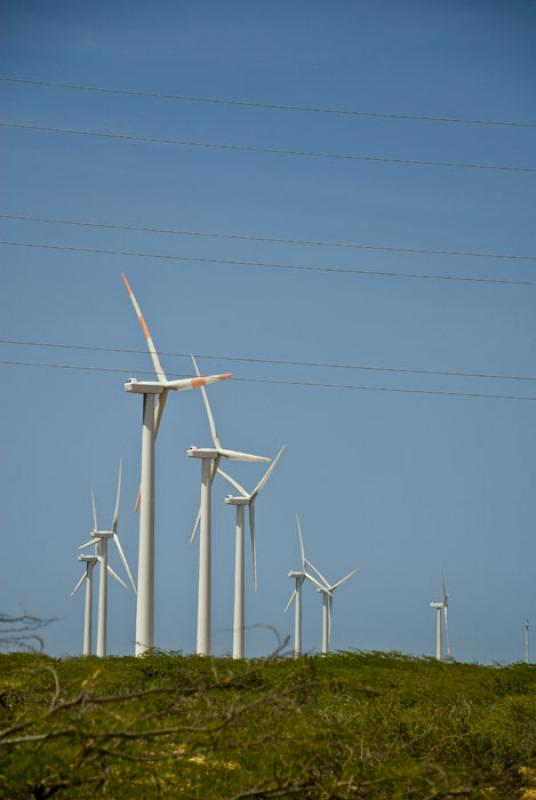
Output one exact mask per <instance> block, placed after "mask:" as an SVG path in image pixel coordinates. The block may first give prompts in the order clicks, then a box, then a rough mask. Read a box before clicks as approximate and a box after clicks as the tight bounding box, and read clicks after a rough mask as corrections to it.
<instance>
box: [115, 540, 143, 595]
mask: <svg viewBox="0 0 536 800" xmlns="http://www.w3.org/2000/svg"><path fill="white" fill-rule="evenodd" d="M114 543H115V546H116V547H117V552H118V553H119V558H120V559H121V562H122V564H123V567H124V568H125V572H126V573H127V575H128V579H129V581H130V585H131V586H132V588H133V589H134V594H137V590H136V584H135V583H134V578H133V577H132V572H131V571H130V567H129V565H128V561H127V557H126V556H125V553H124V551H123V548H122V546H121V542H120V540H119V536H118V535H117V533H114Z"/></svg>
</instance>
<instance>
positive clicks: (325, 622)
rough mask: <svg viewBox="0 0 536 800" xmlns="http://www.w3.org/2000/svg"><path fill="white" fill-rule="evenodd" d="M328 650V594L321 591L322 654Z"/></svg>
mask: <svg viewBox="0 0 536 800" xmlns="http://www.w3.org/2000/svg"><path fill="white" fill-rule="evenodd" d="M328 650H329V595H328V593H327V592H322V655H326V654H327V652H328Z"/></svg>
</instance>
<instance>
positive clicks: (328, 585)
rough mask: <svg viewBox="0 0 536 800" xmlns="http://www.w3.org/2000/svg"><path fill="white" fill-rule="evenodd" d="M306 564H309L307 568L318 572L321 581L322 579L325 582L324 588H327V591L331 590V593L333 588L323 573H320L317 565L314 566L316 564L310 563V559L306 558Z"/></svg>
mask: <svg viewBox="0 0 536 800" xmlns="http://www.w3.org/2000/svg"><path fill="white" fill-rule="evenodd" d="M305 563H306V564H307V566H308V567H311V569H312V570H313V572H316V574H317V575H318V577H319V578H320V579H321V580H322V581H323V582H324V586H325V587H326V589H329V590H330V591H331V588H332V587H331V586H330V584H329V583H328V582H327V580H326V578H324V576H323V575H322V573H321V572H320V570H319V569H317V568H316V567H315V565H314V564H311V562H310V561H309V559H308V558H306V559H305Z"/></svg>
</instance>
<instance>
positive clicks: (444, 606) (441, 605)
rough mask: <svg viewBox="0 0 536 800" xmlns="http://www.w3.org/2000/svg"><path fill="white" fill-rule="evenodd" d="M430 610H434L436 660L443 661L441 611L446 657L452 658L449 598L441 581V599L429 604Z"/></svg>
mask: <svg viewBox="0 0 536 800" xmlns="http://www.w3.org/2000/svg"><path fill="white" fill-rule="evenodd" d="M430 606H431V608H434V609H435V610H436V655H435V657H436V659H437V660H438V661H442V660H443V636H442V625H441V611H443V615H444V618H445V636H446V639H447V656H448V657H449V658H451V657H452V651H451V647H450V640H449V596H448V592H447V587H446V585H445V581H443V599H442V600H441V601H440V602H436V603H430Z"/></svg>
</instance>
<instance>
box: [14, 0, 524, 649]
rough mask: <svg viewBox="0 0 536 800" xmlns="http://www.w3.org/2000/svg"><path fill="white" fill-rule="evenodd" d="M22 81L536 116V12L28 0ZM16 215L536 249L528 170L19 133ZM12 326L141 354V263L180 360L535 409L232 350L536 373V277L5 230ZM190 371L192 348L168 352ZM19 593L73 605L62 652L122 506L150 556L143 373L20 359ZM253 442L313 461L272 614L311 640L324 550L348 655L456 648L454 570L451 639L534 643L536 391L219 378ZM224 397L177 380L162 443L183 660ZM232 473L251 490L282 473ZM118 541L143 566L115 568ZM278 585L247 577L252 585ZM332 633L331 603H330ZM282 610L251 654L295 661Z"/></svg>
mask: <svg viewBox="0 0 536 800" xmlns="http://www.w3.org/2000/svg"><path fill="white" fill-rule="evenodd" d="M3 16H4V21H3V24H2V26H0V29H1V33H0V36H1V47H0V51H1V53H2V56H1V62H0V65H1V69H0V72H1V74H3V75H7V76H15V77H20V78H28V79H42V80H48V81H57V82H65V83H79V84H90V85H97V86H98V85H100V86H109V87H124V88H132V89H141V90H146V91H157V92H160V93H170V94H181V95H200V96H209V97H222V98H233V99H237V100H245V101H257V102H263V103H273V102H275V103H285V104H297V105H315V106H325V107H332V108H333V107H341V108H349V109H357V110H366V111H377V112H392V113H402V114H403V113H407V114H417V115H428V116H456V117H469V118H473V119H496V120H519V121H527V122H532V123H535V122H536V107H535V100H534V91H533V87H534V79H535V56H534V48H533V42H534V35H535V27H536V4H534V3H530V2H521V0H519V1H517V2H516V1H508V2H507V1H506V0H504V2H499V1H496V2H473V3H470V4H469V3H465V2H451V3H449V4H444V3H439V2H436V0H433V2H422V1H421V2H416V1H414V2H408V3H404V4H401V3H398V2H379V3H367V2H338V3H336V4H322V3H317V2H312V3H310V2H309V3H304V2H296V3H292V4H289V3H281V2H274V3H270V4H269V5H266V4H261V3H257V2H253V3H244V2H231V3H225V4H221V3H204V2H200V3H195V4H194V3H191V4H186V3H181V4H177V3H171V2H160V3H158V4H151V5H150V6H148V5H147V4H145V3H139V2H129V3H120V2H117V3H113V4H109V3H102V2H96V3H94V4H92V5H88V4H85V3H84V4H82V3H77V2H74V3H73V2H71V3H66V2H51V3H47V4H46V8H45V7H44V6H43V4H42V3H37V2H16V3H15V2H11V3H9V2H8V3H5V4H4V8H3ZM0 92H1V96H2V108H3V110H2V119H3V120H4V121H8V122H19V123H29V124H34V125H42V126H49V127H63V128H78V129H92V130H101V131H111V132H116V133H134V134H138V135H144V136H150V137H156V138H177V139H193V140H199V141H207V142H221V143H229V144H243V145H253V146H257V147H274V148H283V149H302V150H323V151H331V152H341V153H354V154H361V155H373V156H389V157H395V158H402V159H420V160H440V161H463V162H474V163H487V164H504V165H513V166H532V167H534V166H536V161H535V157H534V140H535V132H534V129H530V128H525V129H524V128H514V127H506V126H505V127H499V126H495V127H492V126H478V125H449V124H441V123H432V122H411V121H400V120H399V121H396V120H386V119H378V118H366V117H344V116H337V115H328V114H326V115H322V114H306V113H299V112H284V111H269V110H261V109H252V108H237V107H226V106H214V105H204V104H195V103H188V102H173V101H165V100H157V99H151V98H140V97H127V96H118V95H104V94H96V93H89V92H77V91H69V90H66V89H63V90H61V89H52V88H43V87H33V86H27V85H21V84H14V83H7V82H2V83H0ZM0 139H1V142H2V148H1V151H2V152H1V158H2V175H3V178H4V179H3V181H2V185H1V187H0V191H1V198H0V213H4V214H20V215H29V216H34V217H54V218H58V219H66V218H69V219H80V220H89V221H95V222H105V223H118V224H127V225H134V226H155V227H165V228H179V229H190V230H198V231H213V232H222V233H242V234H249V235H261V236H267V237H281V238H293V239H296V238H299V239H321V240H332V241H349V242H360V243H365V244H378V245H382V244H383V245H392V246H395V247H396V246H400V247H408V248H411V247H418V248H432V249H441V250H444V249H451V250H474V251H485V252H495V253H517V254H528V255H534V254H535V253H536V242H535V238H536V236H535V230H536V228H535V225H534V207H535V200H536V191H535V178H534V176H533V175H532V174H530V173H521V172H520V173H515V172H497V171H480V170H463V169H447V168H441V167H424V166H409V165H396V164H387V163H383V164H382V163H367V162H345V161H333V160H322V159H312V158H298V157H289V156H277V155H268V154H248V153H242V152H228V151H218V150H203V149H194V148H188V147H179V146H176V147H173V146H161V145H160V146H159V145H148V144H139V143H126V142H119V141H111V140H105V139H98V138H89V137H88V138H82V137H74V136H68V135H61V134H52V133H49V134H44V133H37V132H32V131H23V130H20V129H7V128H4V129H0ZM0 223H1V230H2V235H1V238H2V240H4V241H5V240H9V241H19V242H29V243H36V244H55V245H67V246H72V247H90V248H91V247H92V248H101V249H106V248H110V249H123V250H138V251H146V252H149V251H152V252H154V253H169V254H175V255H181V256H185V257H193V258H199V257H206V258H213V259H218V258H219V259H241V260H249V261H253V260H254V261H270V262H283V263H294V264H304V265H313V266H335V267H344V268H359V269H370V270H378V271H382V270H384V271H396V272H426V273H439V274H447V275H472V276H477V277H492V278H509V279H512V280H524V279H527V278H528V279H529V280H530V276H531V275H532V270H533V269H534V265H533V264H532V263H531V262H515V261H508V260H498V259H492V258H487V259H484V258H470V257H458V258H453V257H447V256H438V255H435V256H432V255H423V254H407V253H406V254H404V253H396V252H385V251H366V250H364V251H359V250H341V249H328V248H320V247H297V246H293V245H284V244H270V243H260V242H252V241H249V242H248V241H229V240H218V239H199V238H194V237H183V236H171V235H155V234H148V233H127V232H125V231H105V230H102V229H90V228H86V229H84V228H76V227H66V226H53V225H45V224H42V223H41V224H38V223H29V222H15V221H7V220H0ZM1 249H2V273H1V274H2V291H1V292H0V311H1V320H2V323H1V328H0V338H2V339H3V340H6V339H11V340H17V341H33V342H49V343H50V342H52V343H75V344H83V345H87V346H96V347H116V348H118V349H141V348H142V347H143V339H142V337H141V333H140V331H139V328H138V327H137V323H136V321H135V317H134V314H133V311H132V308H131V307H130V304H129V301H128V297H127V295H126V293H125V290H124V287H123V285H122V283H121V281H120V277H119V274H120V272H121V270H124V271H125V272H126V273H127V275H128V277H129V279H130V281H131V283H132V286H133V288H134V290H135V292H136V294H137V297H138V300H139V302H140V304H141V306H142V309H143V311H144V313H145V315H146V318H147V320H148V322H149V325H150V326H151V330H152V333H153V337H154V339H155V342H156V345H157V347H158V348H159V349H161V350H163V351H171V352H190V351H193V352H197V353H206V354H213V355H215V356H220V357H219V358H216V359H214V360H208V359H205V360H203V359H201V365H202V367H203V369H204V370H205V371H206V372H213V371H220V370H221V371H226V370H228V369H231V370H232V371H233V372H234V374H235V375H236V377H242V378H247V377H256V378H274V379H280V380H288V381H313V382H320V383H339V384H356V385H364V386H368V387H375V386H376V387H378V386H383V387H392V388H400V387H402V388H415V389H428V390H445V391H455V392H456V391H459V392H479V393H491V394H507V395H528V396H536V382H535V381H533V382H530V381H502V380H491V379H486V380H484V379H466V378H446V377H438V376H436V377H426V376H416V375H411V374H406V375H404V374H389V373H374V372H366V371H358V370H352V371H349V370H331V369H319V368H305V367H297V366H288V367H285V366H282V365H274V364H266V365H261V364H247V363H236V362H229V361H228V360H226V358H225V357H226V356H227V357H228V356H245V357H261V358H268V359H270V358H275V359H281V358H283V359H285V358H286V359H295V360H304V361H315V362H336V363H350V364H361V365H374V366H384V367H410V368H422V369H431V370H434V369H436V370H456V371H470V372H488V373H494V374H501V373H503V374H509V375H522V376H535V375H536V369H535V367H534V356H535V354H536V346H535V344H536V340H535V334H536V325H535V321H534V320H535V317H534V299H535V297H536V293H535V290H534V289H531V288H522V287H519V286H508V285H503V286H500V285H493V284H470V283H449V282H440V281H424V280H423V281H417V280H407V279H405V280H404V279H394V278H392V279H387V278H379V277H358V276H356V275H344V274H323V273H300V272H296V273H294V272H286V271H284V272H278V271H276V270H273V271H271V270H266V271H264V270H257V269H249V268H245V267H232V266H224V265H221V264H212V265H208V264H207V265H202V264H199V263H195V262H188V261H185V262H165V261H156V260H149V259H147V260H143V259H136V258H127V257H120V256H112V255H95V254H79V253H69V252H67V253H66V252H63V253H62V252H55V251H47V250H44V249H43V250H40V249H33V250H31V249H24V248H15V247H8V246H5V245H4V246H2V248H1ZM0 348H1V356H0V359H1V360H3V361H7V360H11V361H15V360H17V361H25V362H34V363H35V362H46V363H57V364H71V365H79V366H96V367H106V368H110V369H118V370H129V371H132V373H133V374H136V373H138V374H141V373H143V371H144V370H149V369H150V361H149V358H148V356H146V355H145V354H128V353H124V352H116V353H103V352H91V351H87V352H84V351H76V350H59V349H51V348H37V347H30V346H21V345H9V346H8V345H5V344H2V345H0ZM162 361H163V364H164V366H165V367H166V368H167V369H168V371H169V372H173V371H176V372H184V371H188V370H189V366H188V363H187V361H185V360H184V359H181V358H178V357H163V358H162ZM0 372H1V376H2V381H3V387H4V390H3V392H2V400H1V408H2V421H3V424H2V426H1V452H2V458H1V459H0V470H1V472H0V487H1V488H0V493H1V503H0V524H1V528H2V536H3V555H4V557H3V559H2V565H1V567H0V576H1V580H0V609H1V610H2V611H4V612H6V613H17V612H18V611H19V610H20V609H24V610H27V611H29V612H31V613H34V614H39V615H42V616H45V617H50V616H55V617H58V621H57V622H56V623H55V624H54V625H53V626H51V627H50V628H49V629H48V630H47V648H48V650H49V652H51V653H52V654H55V655H65V654H75V653H77V652H79V650H80V647H81V623H82V597H81V596H80V595H78V596H77V597H76V598H75V599H73V600H70V599H69V597H68V595H69V591H70V589H71V588H72V586H73V585H74V583H75V581H76V579H77V577H78V574H79V568H78V564H77V562H76V555H77V546H78V544H79V543H81V542H82V541H84V540H85V539H87V533H88V531H89V530H90V526H91V516H90V513H91V512H90V502H89V491H90V489H91V487H94V488H95V491H96V494H97V505H98V511H99V516H101V517H103V518H104V521H106V520H107V517H110V519H111V514H112V506H113V494H114V483H115V476H116V470H117V462H118V460H119V457H120V456H122V457H123V459H124V468H125V484H124V494H123V504H122V512H121V532H122V540H123V543H124V547H125V550H126V551H127V554H128V557H129V560H130V562H131V564H132V566H133V567H134V568H135V566H136V560H137V524H138V523H137V518H136V516H135V515H134V513H133V509H132V507H133V502H134V498H135V494H136V489H137V483H138V477H139V445H140V441H139V440H140V416H141V408H140V402H139V398H136V397H129V396H127V395H126V394H125V393H124V391H123V387H122V384H123V382H124V379H125V378H126V377H127V374H126V373H125V374H123V373H120V372H117V373H114V372H109V373H107V372H93V371H82V370H80V371H78V370H61V369H50V368H45V367H40V368H30V367H22V366H12V365H11V366H10V365H6V364H0ZM210 396H211V399H212V403H213V407H214V413H215V415H216V421H217V423H218V429H219V431H220V435H221V438H222V440H223V442H224V444H225V445H226V446H229V447H232V448H236V449H249V450H251V451H253V452H261V453H266V454H275V452H276V451H277V449H278V448H279V446H280V445H281V444H282V443H286V444H287V452H286V453H285V456H284V457H283V460H282V461H281V464H280V466H279V467H278V469H277V471H276V472H275V473H274V475H273V478H272V479H271V481H270V483H269V484H268V485H267V487H266V490H265V494H264V496H262V497H261V498H260V500H259V502H258V512H257V517H258V560H259V591H258V592H257V594H256V595H255V594H254V593H253V591H252V587H251V582H250V584H249V590H248V596H247V618H248V623H249V624H250V625H273V626H275V627H277V629H278V630H279V631H280V632H281V633H282V634H286V633H290V631H291V627H292V620H291V619H290V618H288V617H287V616H284V615H283V614H282V609H283V608H284V606H285V604H286V602H287V598H288V595H289V594H290V590H291V582H290V581H289V579H288V578H287V572H288V570H289V569H293V568H296V567H297V566H298V548H297V540H296V534H295V525H294V515H295V513H296V511H298V512H299V513H300V515H301V517H302V522H303V527H304V533H305V537H306V549H307V551H308V554H309V555H310V558H311V559H312V560H313V561H314V562H315V563H316V564H317V566H319V567H320V569H321V570H322V572H324V573H325V574H327V576H328V577H330V578H332V579H333V580H335V579H337V578H339V577H340V576H342V575H343V574H344V573H345V572H347V571H349V570H350V569H351V568H352V567H354V566H358V567H359V569H360V571H359V573H358V575H357V577H356V578H354V579H353V580H352V581H350V583H348V584H347V585H346V586H345V587H344V588H342V589H341V590H340V593H338V595H336V597H335V604H334V614H335V616H334V627H333V646H334V647H335V648H347V647H356V648H363V649H376V648H377V649H385V650H402V651H404V652H410V653H415V654H423V653H431V652H432V651H433V646H434V617H433V612H432V610H431V609H430V608H429V603H430V601H432V600H437V599H439V597H440V591H441V579H442V575H443V574H444V575H445V577H446V579H447V583H448V587H449V591H450V595H451V598H450V600H451V605H450V621H451V635H452V645H453V651H454V655H455V656H457V657H458V658H460V659H467V660H479V661H482V662H486V663H489V662H493V661H512V660H516V659H517V658H519V657H520V656H521V653H522V636H523V623H524V620H525V618H526V617H529V618H531V619H533V620H534V625H535V626H536V595H535V591H534V564H535V563H536V544H535V542H536V502H535V500H534V497H535V492H534V488H535V484H534V470H535V466H536V464H535V458H534V452H535V445H536V441H535V439H536V436H535V429H534V414H535V412H536V403H535V402H534V401H524V402H522V401H500V400H490V399H487V400H486V399H474V398H473V399H472V398H464V397H455V396H454V397H443V396H428V395H417V394H415V395H411V394H400V393H385V392H378V391H369V390H366V391H365V390H362V391H358V390H349V389H346V390H344V389H328V388H311V387H305V386H297V385H276V384H269V383H267V384H261V383H248V382H239V381H230V382H227V383H226V384H222V385H221V386H217V387H214V388H213V389H212V390H211V392H210ZM208 437H209V431H208V426H207V422H206V417H205V416H204V410H203V407H202V402H201V397H200V396H199V395H198V394H197V393H193V392H192V393H187V394H182V395H177V396H174V397H171V398H170V402H169V404H168V408H167V409H166V415H165V419H164V422H163V425H162V430H161V435H160V437H159V441H158V447H157V587H158V588H157V626H156V639H157V644H158V646H160V647H163V648H168V649H181V650H183V651H184V652H191V651H192V650H193V649H194V645H195V610H196V587H197V550H196V548H192V547H190V546H189V545H188V539H189V535H190V530H191V525H192V523H193V519H194V517H195V512H196V508H197V503H198V483H199V475H198V467H197V464H193V463H191V461H190V460H189V459H187V458H186V455H185V451H186V448H187V447H188V446H189V445H190V444H192V443H196V444H198V445H204V444H205V443H207V442H208ZM234 474H236V476H237V477H238V478H239V479H241V480H243V481H244V482H245V483H246V485H253V484H254V483H255V482H256V480H257V479H258V477H259V475H260V469H259V468H257V467H255V466H250V465H245V466H240V467H239V468H236V469H235V470H234ZM225 493H226V490H225V487H224V486H223V485H218V486H217V488H216V489H215V491H214V512H213V513H214V548H215V554H214V567H215V576H214V598H215V613H214V646H215V651H216V652H217V653H219V654H223V653H226V652H228V651H229V649H230V646H231V634H230V627H231V622H232V556H233V553H232V550H233V514H232V511H231V509H229V508H227V507H225V506H224V503H223V497H224V495H225ZM116 562H117V559H115V561H114V566H115V565H116ZM250 577H251V576H249V578H250ZM110 591H111V598H110V650H111V651H112V652H114V653H129V652H131V651H132V647H133V645H132V643H133V640H134V598H133V596H132V594H131V593H130V594H129V593H127V592H125V591H123V590H122V589H121V588H120V587H116V586H113V587H111V590H110ZM304 645H305V647H306V648H307V649H308V650H314V649H318V647H319V646H320V598H319V597H318V596H317V595H316V593H315V592H314V591H313V590H312V589H311V590H310V591H308V592H307V596H306V598H305V609H304ZM272 646H273V636H272V634H271V633H270V632H269V631H268V630H267V629H265V628H254V629H253V630H251V631H250V632H249V633H248V641H247V650H248V653H249V654H250V655H256V654H263V653H268V652H269V651H270V649H271V648H272Z"/></svg>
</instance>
